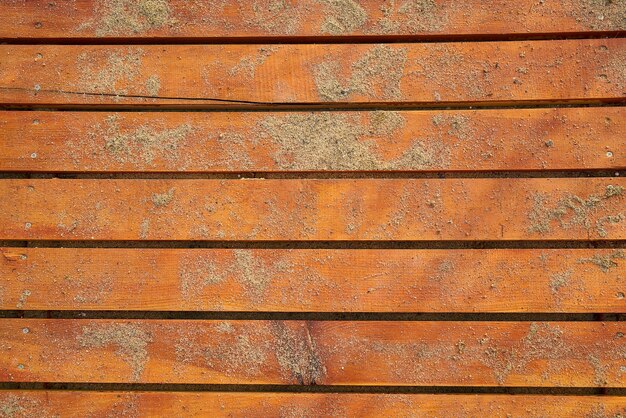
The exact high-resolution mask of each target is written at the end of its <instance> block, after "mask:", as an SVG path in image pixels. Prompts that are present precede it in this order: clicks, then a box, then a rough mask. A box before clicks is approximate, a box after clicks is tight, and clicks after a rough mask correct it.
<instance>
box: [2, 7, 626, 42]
mask: <svg viewBox="0 0 626 418" xmlns="http://www.w3.org/2000/svg"><path fill="white" fill-rule="evenodd" d="M623 7H624V5H623V2H621V0H616V1H609V2H605V1H584V0H563V1H546V2H530V1H523V2H511V1H505V0H496V1H489V2H485V1H481V0H466V1H463V2H459V1H454V0H437V1H432V0H430V1H411V0H408V1H395V2H394V1H384V2H383V1H376V0H361V1H350V0H347V1H335V0H322V1H316V0H298V1H271V0H261V1H243V0H220V1H187V0H156V1H154V0H103V1H97V0H79V1H72V2H50V1H44V0H28V1H14V0H13V1H11V0H8V1H7V0H5V1H3V2H1V3H0V38H18V39H28V38H89V37H96V38H125V37H133V38H145V39H150V40H158V39H160V38H182V39H186V38H201V39H207V38H246V37H248V38H250V37H254V38H257V37H260V38H267V37H277V36H280V37H285V36H288V37H308V36H313V37H329V36H350V35H361V36H371V35H379V36H380V35H396V36H398V35H407V36H420V35H461V36H462V35H485V34H487V35H488V34H494V35H505V34H525V35H532V34H543V33H547V34H559V33H561V34H566V33H581V32H583V33H584V32H602V31H619V30H626V23H625V22H624V9H623ZM207 40H210V39H207Z"/></svg>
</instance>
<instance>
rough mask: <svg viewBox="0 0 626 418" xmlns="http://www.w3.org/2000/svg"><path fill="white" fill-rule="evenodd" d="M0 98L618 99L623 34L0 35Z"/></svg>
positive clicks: (122, 101)
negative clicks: (265, 41)
mask: <svg viewBox="0 0 626 418" xmlns="http://www.w3.org/2000/svg"><path fill="white" fill-rule="evenodd" d="M0 56H1V57H2V60H1V61H0V104H6V105H25V104H30V105H38V106H46V105H49V106H61V105H70V106H71V105H89V104H91V105H100V106H102V105H112V106H120V105H127V106H133V105H155V106H161V105H167V106H186V107H189V106H193V105H202V106H207V105H210V106H220V107H227V106H233V105H234V106H239V107H241V106H244V105H250V106H254V105H259V104H280V103H283V104H292V105H293V104H305V105H311V104H320V103H321V104H332V103H370V104H372V103H379V104H385V103H386V104H393V103H415V104H427V103H440V104H441V103H444V104H445V103H462V104H464V105H475V104H494V103H500V104H511V102H515V101H533V102H545V103H550V102H551V101H563V100H569V101H573V102H574V103H576V102H577V101H585V102H603V101H616V100H620V101H621V100H624V98H625V94H626V93H625V92H626V78H625V76H624V71H623V69H624V63H625V62H626V38H616V39H591V40H559V41H524V42H473V43H471V42H455V43H422V44H380V45H371V44H358V45H350V44H336V45H319V44H317V45H311V44H308V45H136V46H75V45H0Z"/></svg>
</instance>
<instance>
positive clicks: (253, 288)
mask: <svg viewBox="0 0 626 418" xmlns="http://www.w3.org/2000/svg"><path fill="white" fill-rule="evenodd" d="M234 256H235V260H234V263H233V265H232V266H231V268H230V272H231V274H233V275H234V277H235V278H236V279H237V280H238V281H239V282H240V283H241V284H242V285H243V286H244V289H245V291H246V293H248V295H249V296H250V297H251V298H252V300H253V301H255V302H256V303H260V302H261V301H262V300H263V297H264V295H265V291H266V289H267V286H268V285H269V284H270V282H271V281H272V279H273V278H274V276H276V275H277V274H280V273H283V274H284V273H289V272H291V271H292V268H293V265H292V264H291V263H290V262H289V261H287V260H285V259H279V260H277V261H275V262H274V263H272V264H269V263H267V262H266V261H265V260H263V259H262V258H261V257H259V256H255V255H254V254H253V252H252V251H250V250H234Z"/></svg>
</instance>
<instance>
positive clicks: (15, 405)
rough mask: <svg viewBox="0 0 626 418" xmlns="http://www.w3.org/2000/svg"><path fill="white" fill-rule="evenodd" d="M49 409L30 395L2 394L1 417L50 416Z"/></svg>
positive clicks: (0, 398) (0, 400) (0, 397)
mask: <svg viewBox="0 0 626 418" xmlns="http://www.w3.org/2000/svg"><path fill="white" fill-rule="evenodd" d="M50 416H52V415H50V413H49V411H47V410H46V407H45V406H44V405H42V404H41V402H40V401H39V400H38V399H33V398H30V397H29V396H28V395H25V396H18V395H13V394H10V395H5V394H0V417H1V418H18V417H20V418H22V417H23V418H26V417H42V418H43V417H50Z"/></svg>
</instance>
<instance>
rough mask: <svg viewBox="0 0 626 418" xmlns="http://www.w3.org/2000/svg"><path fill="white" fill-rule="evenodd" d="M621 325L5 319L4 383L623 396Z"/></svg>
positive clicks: (0, 327)
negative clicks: (488, 389)
mask: <svg viewBox="0 0 626 418" xmlns="http://www.w3.org/2000/svg"><path fill="white" fill-rule="evenodd" d="M624 331H625V329H624V324H623V323H620V322H608V323H601V322H553V323H528V322H387V321H373V322H370V321H364V322H359V321H352V322H346V321H328V322H326V321H322V322H317V321H262V320H256V321H209V320H207V321H203V320H77V319H71V320H63V319H0V352H1V354H2V355H0V379H1V380H3V381H13V382H31V381H44V382H101V383H104V382H110V383H116V382H143V383H233V384H304V385H311V384H321V385H426V386H445V385H452V386H493V385H506V386H562V387H585V386H603V387H623V386H624V383H625V382H626V378H625V377H624V372H623V367H624V346H625V345H624Z"/></svg>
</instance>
